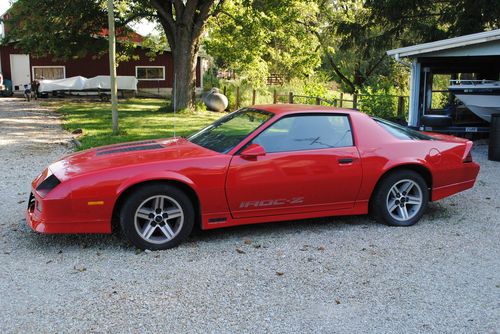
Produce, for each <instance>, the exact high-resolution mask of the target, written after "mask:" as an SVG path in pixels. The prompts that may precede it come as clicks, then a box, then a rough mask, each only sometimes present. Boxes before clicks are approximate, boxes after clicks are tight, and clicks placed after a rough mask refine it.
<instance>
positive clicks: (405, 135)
mask: <svg viewBox="0 0 500 334" xmlns="http://www.w3.org/2000/svg"><path fill="white" fill-rule="evenodd" d="M372 118H373V120H374V121H375V122H377V123H378V124H379V125H380V126H381V127H383V128H384V129H385V130H386V131H387V132H389V133H390V134H391V135H393V136H394V137H396V138H399V139H402V140H434V138H432V137H430V136H428V135H426V134H423V133H421V132H418V131H416V130H412V129H410V128H407V127H405V126H402V125H399V124H396V123H393V122H389V121H387V120H385V119H381V118H377V117H372Z"/></svg>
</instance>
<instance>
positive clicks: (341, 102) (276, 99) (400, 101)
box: [223, 86, 408, 116]
mask: <svg viewBox="0 0 500 334" xmlns="http://www.w3.org/2000/svg"><path fill="white" fill-rule="evenodd" d="M223 93H224V95H226V96H227V88H226V87H225V86H224V88H223ZM348 96H349V95H347V94H344V93H340V96H339V97H338V98H334V99H325V98H322V97H319V96H307V95H296V94H294V93H293V92H289V93H288V94H278V91H277V90H276V89H275V90H274V92H273V104H277V103H291V104H294V103H297V101H300V102H299V103H304V104H315V105H327V106H333V107H338V108H346V109H358V107H359V106H360V105H362V104H363V100H364V99H366V98H397V112H396V114H397V116H403V115H404V111H405V100H406V99H407V98H408V97H407V96H399V95H367V94H352V95H350V98H348ZM256 100H257V91H256V90H255V89H253V90H252V103H251V105H255V104H256V103H255V102H256ZM235 104H236V105H235V107H236V109H238V108H239V107H240V106H241V94H240V87H239V86H238V87H236V103H235ZM348 105H350V107H349V106H348Z"/></svg>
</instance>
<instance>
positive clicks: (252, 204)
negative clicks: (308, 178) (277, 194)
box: [240, 197, 304, 209]
mask: <svg viewBox="0 0 500 334" xmlns="http://www.w3.org/2000/svg"><path fill="white" fill-rule="evenodd" d="M302 203H304V197H292V198H289V199H287V198H277V199H263V200H258V201H248V202H241V203H240V209H244V208H260V207H266V206H276V205H286V204H291V205H293V204H302Z"/></svg>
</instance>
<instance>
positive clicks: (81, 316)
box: [0, 99, 500, 333]
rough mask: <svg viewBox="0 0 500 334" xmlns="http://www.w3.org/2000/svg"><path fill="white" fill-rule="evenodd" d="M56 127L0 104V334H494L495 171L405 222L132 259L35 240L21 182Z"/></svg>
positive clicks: (498, 218) (237, 233) (93, 239)
mask: <svg viewBox="0 0 500 334" xmlns="http://www.w3.org/2000/svg"><path fill="white" fill-rule="evenodd" d="M68 139H69V136H68V135H67V134H66V133H65V132H63V131H62V130H61V128H60V125H59V122H58V119H57V117H55V116H54V115H52V114H50V113H48V112H47V111H44V110H41V109H40V108H36V105H34V104H28V103H25V102H22V101H21V100H16V99H0V161H1V162H2V163H1V164H0V180H1V183H0V197H1V201H0V214H1V217H2V218H1V219H0V268H1V270H0V332H2V333H56V332H57V333H59V332H86V333H87V332H125V333H137V332H160V331H162V332H164V331H167V330H168V331H172V332H190V333H208V332H210V333H226V332H254V333H263V332H327V333H497V332H498V331H499V330H500V319H499V318H500V314H499V313H500V311H499V310H500V308H499V303H500V242H499V241H500V227H499V226H500V224H499V223H500V210H499V209H500V197H499V195H498V191H499V190H500V168H499V167H500V163H495V162H490V161H487V159H486V152H487V147H486V146H485V145H484V144H483V145H476V147H475V149H474V158H475V160H477V161H479V162H480V163H481V166H482V169H481V173H480V175H479V180H478V182H477V184H476V186H475V188H474V189H472V190H469V191H466V192H464V193H461V194H458V195H456V196H453V197H451V198H448V199H445V200H442V201H440V202H437V203H431V204H430V206H429V209H428V212H427V214H426V215H425V216H424V218H423V219H422V221H421V222H420V223H419V224H417V225H416V226H413V227H410V228H394V227H387V226H382V225H378V224H376V223H374V222H372V221H370V220H368V219H367V218H366V217H348V218H328V219H315V220H308V221H300V222H287V223H281V224H273V225H271V224H267V225H258V226H250V227H239V228H230V229H225V230H218V231H210V232H204V233H202V234H201V235H200V236H198V237H196V238H195V239H191V240H190V241H189V242H186V243H184V244H183V245H181V246H180V247H178V248H176V249H172V250H168V251H161V252H139V251H136V250H135V249H134V248H132V247H130V246H128V245H127V244H126V243H125V242H124V241H123V240H122V239H121V238H120V237H119V236H115V235H110V236H108V235H103V236H61V235H59V236H47V235H39V234H35V233H34V232H31V230H30V229H29V228H28V227H27V226H26V224H25V221H24V219H23V211H24V209H25V207H26V200H27V197H28V191H29V184H30V181H31V180H32V179H33V178H34V177H35V176H36V175H37V173H38V172H40V171H41V170H42V168H43V167H44V166H46V165H47V164H48V163H49V162H51V161H52V160H54V159H56V158H57V157H58V156H60V155H61V154H63V153H64V152H66V151H68V150H69V149H70V147H69V145H67V144H65V143H67V142H68Z"/></svg>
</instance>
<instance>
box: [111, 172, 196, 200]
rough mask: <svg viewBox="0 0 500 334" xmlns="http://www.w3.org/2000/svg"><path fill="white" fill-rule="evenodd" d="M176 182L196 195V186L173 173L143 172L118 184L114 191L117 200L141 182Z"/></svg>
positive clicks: (187, 179)
mask: <svg viewBox="0 0 500 334" xmlns="http://www.w3.org/2000/svg"><path fill="white" fill-rule="evenodd" d="M161 180H164V181H177V182H181V183H184V184H186V185H187V186H189V187H191V188H192V189H193V190H194V191H195V192H196V193H197V194H198V193H199V192H198V188H197V186H196V184H195V183H194V182H193V181H192V180H191V179H190V178H188V177H186V176H185V175H182V174H179V173H177V172H174V171H161V172H153V173H151V172H145V173H141V174H137V175H134V176H133V177H131V178H128V179H126V180H125V181H124V182H122V183H121V184H120V186H119V187H118V188H117V189H116V196H117V198H118V197H119V196H120V195H121V194H122V193H123V192H124V191H125V190H127V189H128V188H130V187H132V186H134V185H136V184H139V183H143V182H148V181H161Z"/></svg>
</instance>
